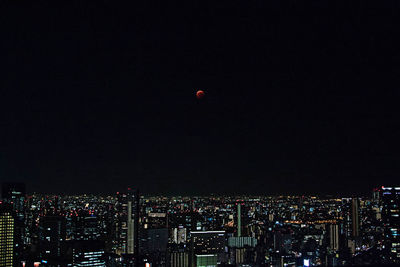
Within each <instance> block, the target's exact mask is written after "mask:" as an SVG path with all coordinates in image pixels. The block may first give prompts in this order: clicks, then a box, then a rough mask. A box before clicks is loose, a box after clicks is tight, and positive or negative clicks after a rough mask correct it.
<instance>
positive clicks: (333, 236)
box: [329, 224, 339, 251]
mask: <svg viewBox="0 0 400 267" xmlns="http://www.w3.org/2000/svg"><path fill="white" fill-rule="evenodd" d="M329 247H330V248H331V249H332V250H333V251H338V250H339V225H337V224H331V225H329Z"/></svg>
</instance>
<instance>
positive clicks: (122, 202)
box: [117, 188, 140, 255]
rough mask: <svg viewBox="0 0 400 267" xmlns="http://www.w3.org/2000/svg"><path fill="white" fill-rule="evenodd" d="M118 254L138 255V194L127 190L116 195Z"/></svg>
mask: <svg viewBox="0 0 400 267" xmlns="http://www.w3.org/2000/svg"><path fill="white" fill-rule="evenodd" d="M117 199H118V203H117V212H118V218H119V223H118V251H117V253H119V254H132V255H139V201H140V198H139V192H138V191H137V190H132V189H131V188H128V190H127V191H126V192H122V193H117Z"/></svg>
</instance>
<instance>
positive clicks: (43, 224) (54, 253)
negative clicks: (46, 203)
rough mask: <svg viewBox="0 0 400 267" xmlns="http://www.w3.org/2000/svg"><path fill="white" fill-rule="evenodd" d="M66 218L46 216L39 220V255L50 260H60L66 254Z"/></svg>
mask: <svg viewBox="0 0 400 267" xmlns="http://www.w3.org/2000/svg"><path fill="white" fill-rule="evenodd" d="M65 238H66V227H65V218H64V217H62V216H45V217H42V218H40V222H39V244H38V248H39V256H40V258H41V259H43V260H47V261H49V262H59V261H61V260H62V259H63V256H64V255H65V247H64V242H65Z"/></svg>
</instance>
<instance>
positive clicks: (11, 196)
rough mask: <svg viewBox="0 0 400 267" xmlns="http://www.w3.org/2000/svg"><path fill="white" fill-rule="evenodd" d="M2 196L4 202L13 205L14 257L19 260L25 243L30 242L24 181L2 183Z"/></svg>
mask: <svg viewBox="0 0 400 267" xmlns="http://www.w3.org/2000/svg"><path fill="white" fill-rule="evenodd" d="M1 190H2V192H1V196H2V199H3V202H4V203H8V204H10V205H11V206H12V210H13V216H14V232H15V235H14V238H15V239H14V256H15V257H14V258H15V259H17V260H19V257H20V256H21V254H22V252H23V250H24V245H26V244H28V243H29V238H28V236H27V234H28V231H27V229H26V225H27V214H26V209H25V199H26V198H25V195H26V189H25V184H24V183H15V182H5V183H2V187H1Z"/></svg>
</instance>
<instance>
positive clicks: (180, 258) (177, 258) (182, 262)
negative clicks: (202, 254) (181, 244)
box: [169, 251, 189, 267]
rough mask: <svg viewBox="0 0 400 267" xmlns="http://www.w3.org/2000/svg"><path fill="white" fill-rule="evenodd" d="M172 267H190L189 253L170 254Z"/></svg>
mask: <svg viewBox="0 0 400 267" xmlns="http://www.w3.org/2000/svg"><path fill="white" fill-rule="evenodd" d="M169 257H170V266H171V267H187V266H189V253H188V252H185V251H181V252H178V251H177V252H171V253H169Z"/></svg>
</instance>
